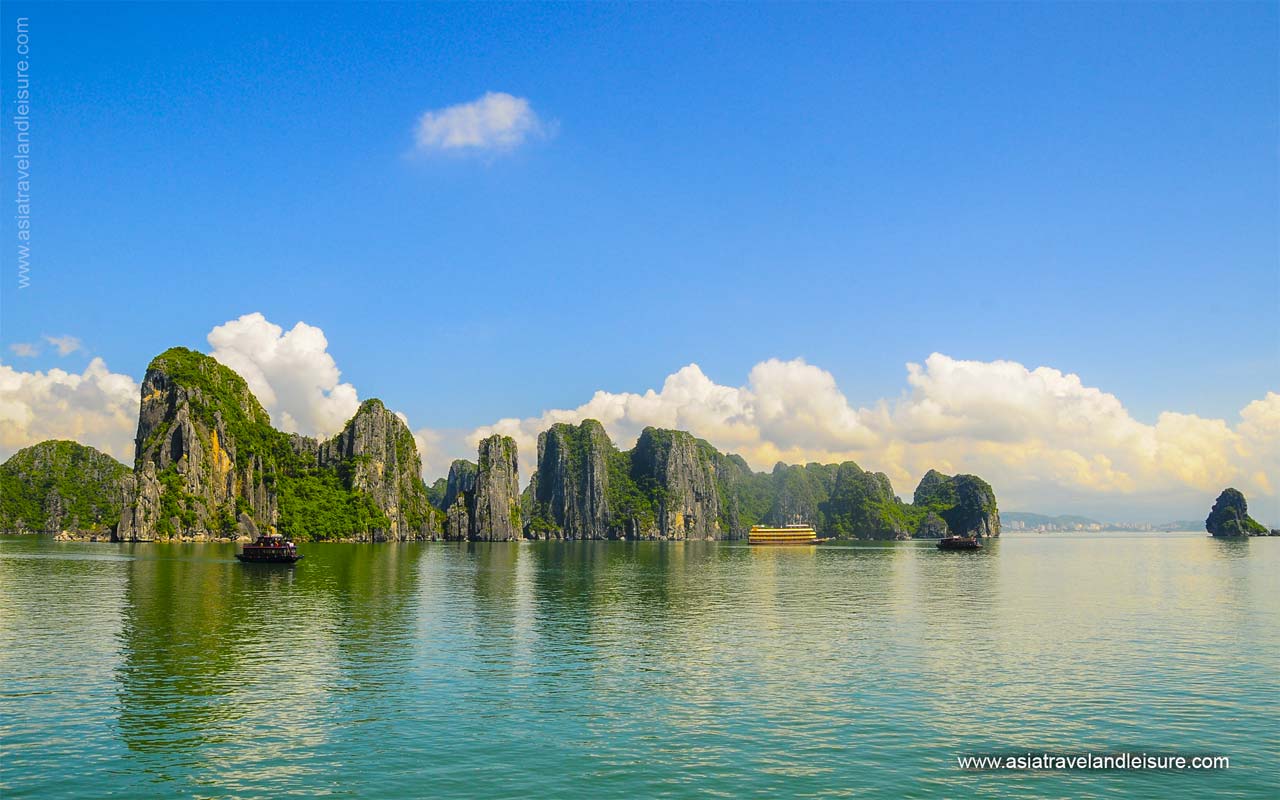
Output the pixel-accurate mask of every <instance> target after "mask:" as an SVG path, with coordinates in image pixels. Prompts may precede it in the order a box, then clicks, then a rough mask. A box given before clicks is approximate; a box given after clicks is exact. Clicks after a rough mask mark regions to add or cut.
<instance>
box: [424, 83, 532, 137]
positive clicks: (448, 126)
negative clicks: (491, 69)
mask: <svg viewBox="0 0 1280 800" xmlns="http://www.w3.org/2000/svg"><path fill="white" fill-rule="evenodd" d="M553 131H554V125H552V124H549V123H547V122H544V121H543V120H542V119H540V118H539V117H538V115H537V114H536V113H534V110H533V107H532V106H530V105H529V101H528V100H527V99H525V98H523V97H515V96H514V95H509V94H507V93H506V92H486V93H485V94H484V95H483V96H482V97H479V98H477V99H475V100H472V101H471V102H469V103H459V104H458V105H453V106H448V107H446V108H439V109H435V110H432V111H427V112H426V113H424V114H423V115H422V116H421V117H420V118H419V119H418V130H417V133H416V137H415V138H416V141H417V149H418V151H419V152H478V151H490V152H493V151H498V152H501V151H506V150H512V149H514V148H516V147H519V146H520V145H521V144H523V143H524V141H525V140H526V139H529V138H534V137H540V136H548V135H550V134H551V133H552V132H553Z"/></svg>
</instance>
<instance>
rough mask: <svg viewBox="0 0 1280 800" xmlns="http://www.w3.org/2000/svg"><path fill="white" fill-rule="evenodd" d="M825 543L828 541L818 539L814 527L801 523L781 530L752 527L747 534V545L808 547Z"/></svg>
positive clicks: (785, 526)
mask: <svg viewBox="0 0 1280 800" xmlns="http://www.w3.org/2000/svg"><path fill="white" fill-rule="evenodd" d="M825 541H826V539H819V538H818V532H817V531H815V530H814V529H813V526H812V525H808V524H805V523H799V522H798V523H794V524H791V525H783V526H782V527H780V528H771V527H768V526H767V525H752V526H751V531H750V533H748V534H747V544H790V545H797V544H798V545H807V544H817V543H818V542H825Z"/></svg>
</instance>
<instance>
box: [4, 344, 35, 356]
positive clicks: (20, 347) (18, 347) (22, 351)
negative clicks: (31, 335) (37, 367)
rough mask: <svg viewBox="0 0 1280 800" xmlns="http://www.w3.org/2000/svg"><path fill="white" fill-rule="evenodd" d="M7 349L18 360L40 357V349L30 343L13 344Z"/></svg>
mask: <svg viewBox="0 0 1280 800" xmlns="http://www.w3.org/2000/svg"><path fill="white" fill-rule="evenodd" d="M9 349H10V350H11V351H13V354H14V355H15V356H17V357H18V358H34V357H36V356H38V355H40V348H39V347H36V346H35V345H34V344H31V343H30V342H14V343H13V344H11V345H9Z"/></svg>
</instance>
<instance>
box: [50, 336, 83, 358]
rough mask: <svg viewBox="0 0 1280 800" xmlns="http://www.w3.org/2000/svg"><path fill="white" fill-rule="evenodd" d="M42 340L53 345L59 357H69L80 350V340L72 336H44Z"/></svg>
mask: <svg viewBox="0 0 1280 800" xmlns="http://www.w3.org/2000/svg"><path fill="white" fill-rule="evenodd" d="M44 340H45V341H46V342H48V343H49V344H51V345H53V346H54V348H55V349H56V350H57V351H58V355H60V356H69V355H71V354H72V353H74V352H76V351H77V350H80V349H81V345H80V340H79V339H77V338H76V337H74V336H45V337H44Z"/></svg>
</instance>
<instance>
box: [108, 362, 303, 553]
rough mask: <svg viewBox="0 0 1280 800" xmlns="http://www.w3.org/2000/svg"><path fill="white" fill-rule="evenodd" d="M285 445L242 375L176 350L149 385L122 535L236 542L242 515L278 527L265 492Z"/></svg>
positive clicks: (152, 369) (156, 365)
mask: <svg viewBox="0 0 1280 800" xmlns="http://www.w3.org/2000/svg"><path fill="white" fill-rule="evenodd" d="M282 445H284V446H285V447H287V438H286V437H284V435H283V434H278V433H277V432H276V431H274V430H273V429H272V428H271V424H270V417H269V416H268V415H267V412H266V411H265V410H264V409H263V408H262V405H261V404H260V403H259V402H258V400H257V398H255V397H254V396H253V393H252V392H250V391H249V387H248V384H246V383H245V382H244V379H243V378H241V377H240V376H239V375H237V374H235V373H234V372H232V371H231V370H230V369H227V368H226V367H224V366H222V365H221V364H219V363H218V362H216V361H214V360H213V359H212V358H209V357H208V356H204V355H201V354H199V353H196V352H193V351H191V350H186V349H185V348H180V347H179V348H173V349H171V350H167V351H165V352H164V353H162V354H160V355H159V356H157V357H156V358H155V359H154V360H152V362H151V364H150V365H149V366H148V367H147V373H146V376H145V377H144V378H143V381H142V405H141V408H140V411H139V415H138V435H137V437H136V439H135V448H136V449H135V457H134V481H133V486H132V487H130V488H131V489H132V491H131V495H132V497H131V499H130V500H129V501H127V502H126V503H125V507H124V510H123V512H122V514H121V518H120V527H119V530H118V536H119V538H121V539H124V540H129V541H148V540H151V539H157V538H167V537H170V536H192V537H197V538H205V537H209V536H233V535H236V534H237V533H238V532H239V530H238V529H239V527H240V526H239V524H238V522H239V515H240V513H241V512H243V513H244V514H245V516H246V517H247V518H248V519H250V520H252V521H253V523H255V525H256V526H257V527H272V526H274V525H275V523H276V516H277V506H276V497H275V493H274V492H273V491H271V490H270V489H269V488H268V477H269V476H270V478H271V479H272V480H273V479H274V473H275V472H276V471H277V464H276V462H277V461H278V460H279V458H280V456H281V453H280V452H278V450H279V448H280V447H281V446H282Z"/></svg>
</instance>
